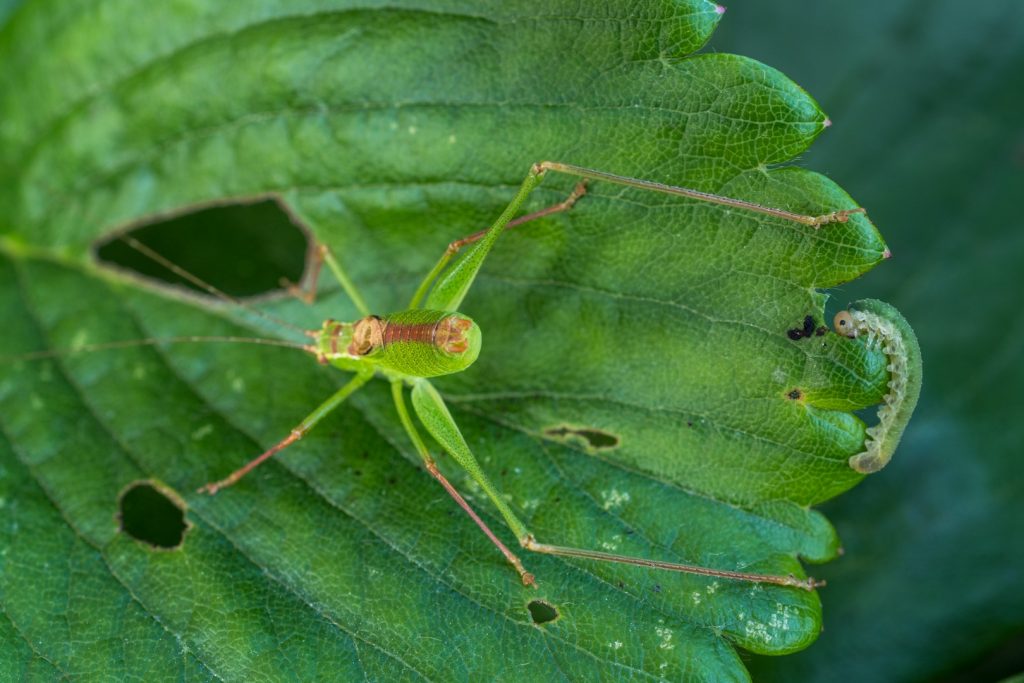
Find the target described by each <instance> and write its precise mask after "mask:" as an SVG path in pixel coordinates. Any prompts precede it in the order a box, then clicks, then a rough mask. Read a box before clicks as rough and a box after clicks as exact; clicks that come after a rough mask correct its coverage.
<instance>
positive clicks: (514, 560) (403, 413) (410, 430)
mask: <svg viewBox="0 0 1024 683" xmlns="http://www.w3.org/2000/svg"><path fill="white" fill-rule="evenodd" d="M391 396H392V397H393V398H394V400H395V408H396V409H397V411H398V417H399V419H400V420H401V422H402V426H403V427H405V431H406V433H407V434H408V435H409V439H410V440H411V441H412V443H413V445H414V446H415V447H416V451H417V452H418V453H419V455H420V457H421V458H423V464H424V466H425V467H426V468H427V471H428V472H430V474H431V476H433V477H434V478H435V479H437V481H438V482H440V484H441V486H443V487H444V490H445V491H447V492H448V495H450V496H451V497H452V498H454V499H455V502H456V503H458V504H459V507H461V508H462V509H463V510H465V511H466V514H467V515H469V517H470V519H472V520H473V522H474V523H475V524H476V525H477V526H478V527H480V529H481V531H483V532H484V534H485V535H486V536H487V538H489V539H490V541H491V543H493V544H494V545H495V546H497V547H498V550H500V551H501V554H502V555H504V556H505V559H506V560H508V562H509V564H511V565H512V566H513V567H514V568H515V570H516V571H517V572H518V573H519V578H521V579H522V581H523V585H524V586H531V585H536V582H535V581H534V578H533V574H531V573H530V572H528V571H526V568H525V567H524V566H523V563H522V562H521V561H520V560H519V558H518V557H516V555H515V553H513V552H512V551H511V550H509V549H508V546H506V545H505V544H504V543H502V542H501V539H499V538H498V537H497V535H496V534H495V533H494V532H493V531H491V529H490V527H488V526H487V523H486V522H484V521H483V520H482V519H480V516H479V515H478V514H477V513H476V511H475V510H473V508H472V507H470V505H469V503H467V502H466V499H465V498H463V497H462V494H460V493H459V492H458V490H456V488H455V487H454V486H452V484H451V482H449V481H448V479H447V478H445V476H444V475H443V474H441V471H440V470H439V469H437V463H435V462H434V458H433V457H431V455H430V451H429V450H427V446H426V444H425V443H423V439H422V437H420V435H419V432H418V431H417V430H416V425H415V424H413V421H412V418H411V417H410V416H409V410H408V409H407V408H406V406H405V398H404V396H403V395H402V382H401V381H400V380H395V381H393V382H391Z"/></svg>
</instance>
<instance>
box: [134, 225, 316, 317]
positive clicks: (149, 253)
mask: <svg viewBox="0 0 1024 683" xmlns="http://www.w3.org/2000/svg"><path fill="white" fill-rule="evenodd" d="M119 239H120V240H121V241H122V242H124V243H125V244H127V245H128V246H129V247H131V248H132V249H134V250H135V251H137V252H139V253H140V254H142V255H143V256H145V257H147V258H150V259H152V260H153V261H156V262H157V263H159V264H160V265H161V266H163V267H164V268H166V269H167V270H169V271H171V272H172V273H174V274H175V275H177V276H178V277H182V278H185V279H186V280H188V281H189V282H191V283H192V284H194V285H195V286H196V287H199V288H201V289H203V290H204V291H206V292H207V293H208V294H212V295H213V296H215V297H217V298H218V299H221V300H222V301H226V302H227V303H229V304H234V305H236V306H239V307H241V308H244V309H245V310H247V311H249V312H250V313H254V314H256V315H257V316H259V317H260V318H263V319H264V320H266V321H268V322H270V323H273V324H275V325H278V326H280V327H285V328H287V329H289V330H293V331H295V332H298V333H299V334H302V335H304V336H307V337H308V336H309V332H308V331H307V330H304V329H302V328H301V327H298V326H297V325H292V324H291V323H290V322H288V321H287V320H282V319H281V318H278V317H277V316H274V315H271V314H269V313H267V312H265V311H261V310H260V309H258V308H256V307H254V306H250V305H249V304H247V303H245V302H244V301H242V300H241V299H238V298H236V297H233V296H231V295H230V294H227V293H225V292H222V291H221V290H219V289H217V288H216V287H214V286H213V285H211V284H210V283H208V282H206V281H205V280H202V279H200V278H199V277H197V276H195V275H193V274H192V273H190V272H188V271H187V270H185V269H184V268H182V267H181V266H179V265H177V264H174V263H172V262H171V261H169V260H167V259H166V258H164V257H163V256H161V255H160V254H158V253H157V252H155V251H153V250H152V249H150V248H149V247H147V246H146V245H145V244H143V243H142V242H140V241H138V240H137V239H135V238H134V237H132V236H130V235H121V236H120V238H119Z"/></svg>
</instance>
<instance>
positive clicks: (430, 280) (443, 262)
mask: <svg viewBox="0 0 1024 683" xmlns="http://www.w3.org/2000/svg"><path fill="white" fill-rule="evenodd" d="M586 193H587V181H585V180H583V181H580V182H578V183H576V187H575V188H573V191H572V192H571V193H570V194H569V196H568V197H566V198H565V199H563V200H562V201H560V202H558V203H557V204H553V205H551V206H548V207H545V208H543V209H540V210H539V211H534V212H533V213H528V214H526V215H525V216H520V217H519V218H516V219H513V220H510V221H509V222H508V223H507V224H506V225H505V228H504V229H505V230H511V229H513V228H515V227H518V226H520V225H522V224H524V223H529V222H530V221H535V220H537V219H539V218H545V217H547V216H551V215H553V214H556V213H561V212H562V211H568V210H569V209H571V208H572V207H573V205H574V204H575V203H576V202H577V200H579V198H580V197H582V196H583V195H585V194H586ZM491 229H492V228H484V229H483V230H478V231H477V232H474V233H473V234H472V235H467V236H466V237H463V238H461V239H457V240H454V241H453V242H451V243H449V244H448V248H447V249H445V251H444V253H443V254H441V258H440V259H439V260H438V262H437V263H436V264H435V265H434V267H433V268H431V269H430V272H429V273H427V276H426V277H425V278H423V282H421V283H420V286H419V287H418V288H417V289H416V293H415V294H414V295H413V297H412V301H411V302H409V308H418V307H419V305H420V302H421V301H423V297H425V296H426V295H427V292H429V291H430V287H431V285H433V284H434V281H435V280H436V279H437V277H438V276H439V275H440V274H441V273H442V272H443V271H444V269H445V267H446V266H447V265H448V262H449V261H451V259H452V257H453V256H455V254H457V253H459V250H460V249H462V248H463V247H465V246H468V245H470V244H474V243H476V242H479V241H480V240H481V239H483V238H484V237H486V236H487V233H488V232H489V231H490V230H491Z"/></svg>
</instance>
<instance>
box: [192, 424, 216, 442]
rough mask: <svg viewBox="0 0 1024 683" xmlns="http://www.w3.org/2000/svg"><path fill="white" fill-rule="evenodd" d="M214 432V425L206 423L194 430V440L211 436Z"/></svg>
mask: <svg viewBox="0 0 1024 683" xmlns="http://www.w3.org/2000/svg"><path fill="white" fill-rule="evenodd" d="M212 433H213V425H212V424H204V425H203V426H202V427H200V428H199V429H197V430H195V431H194V432H192V440H193V441H199V440H201V439H203V438H205V437H207V436H209V435H210V434H212Z"/></svg>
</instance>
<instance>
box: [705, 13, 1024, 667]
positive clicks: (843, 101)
mask: <svg viewBox="0 0 1024 683" xmlns="http://www.w3.org/2000/svg"><path fill="white" fill-rule="evenodd" d="M744 4H745V5H747V7H737V6H730V14H728V15H727V17H728V18H729V19H731V21H726V22H724V23H723V26H722V30H721V34H720V35H716V38H715V43H716V45H717V46H718V47H719V48H721V49H725V50H728V49H738V48H739V47H741V46H742V48H743V49H744V50H749V52H750V54H752V55H754V56H757V57H758V58H761V59H765V60H768V61H770V62H771V63H772V64H774V65H776V66H778V67H780V68H783V69H784V70H785V71H786V72H787V73H788V74H790V75H791V76H793V77H794V78H796V79H797V80H799V81H800V82H801V83H802V84H804V85H805V86H807V87H808V88H810V89H811V91H812V92H814V93H815V94H816V95H819V96H820V97H821V102H822V103H823V105H824V106H826V107H827V108H828V111H829V114H830V115H831V116H832V118H833V120H834V121H835V122H836V125H835V126H834V128H833V129H832V130H831V131H830V132H829V135H827V136H825V137H823V138H822V139H821V141H820V144H818V145H815V147H814V149H813V151H812V152H811V153H810V155H809V156H808V161H807V163H808V164H811V165H813V166H815V167H819V168H828V169H830V171H831V172H832V173H833V174H834V175H835V177H837V178H842V179H843V181H844V183H848V187H850V188H851V189H853V188H855V189H856V192H855V195H856V196H857V198H858V200H860V201H862V202H863V204H864V205H865V206H866V207H868V209H869V210H870V212H871V215H872V216H873V217H874V218H875V219H877V220H878V222H879V224H880V225H884V226H886V238H887V241H888V242H889V245H890V246H891V248H892V252H893V258H892V261H891V262H890V263H887V264H886V267H884V268H879V269H877V270H876V271H875V272H873V273H872V274H871V276H870V277H867V278H864V279H863V280H861V281H859V282H857V283H855V284H853V285H851V286H850V287H849V291H847V292H844V293H843V296H844V297H848V298H852V299H856V298H859V297H861V296H876V297H880V298H882V299H885V300H886V301H889V302H891V303H893V304H894V305H896V306H898V307H899V309H900V310H901V311H902V312H903V313H904V314H905V315H906V317H907V318H908V319H909V320H910V321H912V322H913V323H914V326H915V328H916V329H917V334H918V337H919V338H920V340H921V347H922V350H923V353H924V357H925V365H926V372H925V382H924V388H923V392H922V395H921V402H920V404H919V406H918V410H917V414H916V415H915V417H914V420H913V421H912V422H911V425H910V428H909V430H908V432H907V434H906V436H905V437H904V439H903V443H902V445H901V446H900V452H899V453H898V454H897V456H896V458H895V459H894V460H893V462H892V465H891V467H890V468H888V469H887V470H885V471H884V472H883V473H881V474H880V475H878V476H877V477H876V478H875V480H874V481H871V482H870V485H865V486H863V487H860V488H858V489H857V490H856V491H855V492H854V493H852V494H851V495H848V496H844V497H842V498H841V499H839V500H836V501H835V502H834V503H831V504H830V505H829V506H828V508H827V512H828V514H829V516H830V517H831V518H832V519H833V520H834V521H835V523H836V527H837V528H838V530H839V532H840V535H841V537H842V539H843V546H844V548H845V549H846V555H845V557H844V558H843V559H842V560H841V561H839V562H836V563H834V564H833V565H830V566H828V567H826V568H822V570H821V571H820V573H821V574H823V575H824V576H825V577H826V578H827V579H828V582H829V586H828V588H827V589H826V590H825V591H823V600H824V601H825V602H826V610H825V631H824V633H822V635H821V638H820V640H819V641H818V642H817V643H816V644H815V646H814V647H812V648H810V649H808V650H807V651H806V652H803V653H801V654H800V655H798V656H796V657H787V658H784V659H764V660H761V661H758V662H756V665H757V666H756V669H755V671H756V678H757V679H758V680H766V681H834V680H838V679H842V680H864V681H869V680H872V681H873V680H884V681H892V682H895V683H898V682H902V681H906V682H910V681H938V680H941V681H980V680H999V679H1000V678H1002V677H1003V676H1006V675H1009V674H1011V673H1014V672H1018V671H1021V670H1024V647H1022V640H1021V636H1022V634H1024V592H1022V591H1021V590H1020V581H1021V576H1022V575H1024V544H1022V543H1020V542H1019V541H1020V539H1021V538H1024V497H1022V496H1021V491H1022V490H1024V469H1022V468H1021V443H1024V421H1022V420H1021V417H1020V416H1021V415H1022V414H1024V393H1022V391H1021V387H1024V363H1022V362H1021V358H1022V351H1024V327H1022V319H1021V316H1020V296H1019V294H1018V293H1019V292H1020V291H1021V288H1022V287H1024V270H1022V268H1021V264H1022V263H1024V240H1022V239H1021V234H1022V233H1021V210H1020V188H1021V187H1022V186H1024V163H1022V159H1024V153H1022V149H1024V148H1022V144H1024V126H1022V120H1021V115H1020V113H1021V111H1022V109H1024V90H1022V89H1021V88H1019V87H1016V85H1015V84H1016V83H1018V82H1019V81H1020V74H1021V72H1022V70H1024V5H1021V4H1020V3H984V4H965V3H961V2H953V1H948V0H943V1H941V2H937V3H928V4H927V5H925V4H915V3H891V4H887V5H884V6H882V5H880V4H877V3H843V4H840V3H829V4H828V5H825V4H822V5H821V6H820V8H818V11H815V12H813V13H809V12H808V11H807V5H806V3H803V2H799V1H797V0H792V1H789V2H779V3H771V6H770V7H769V6H768V5H767V4H765V3H757V2H750V3H744ZM823 27H828V30H827V31H823V30H822V28H823ZM782 31H785V32H788V33H789V34H790V35H793V36H800V39H799V40H781V41H780V40H779V39H778V34H779V33H780V32H782ZM837 46H840V51H839V52H834V51H835V50H836V48H837ZM840 52H841V58H840ZM826 54H827V55H834V56H835V58H831V57H830V58H828V59H824V58H822V55H826ZM837 672H841V673H837Z"/></svg>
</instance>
